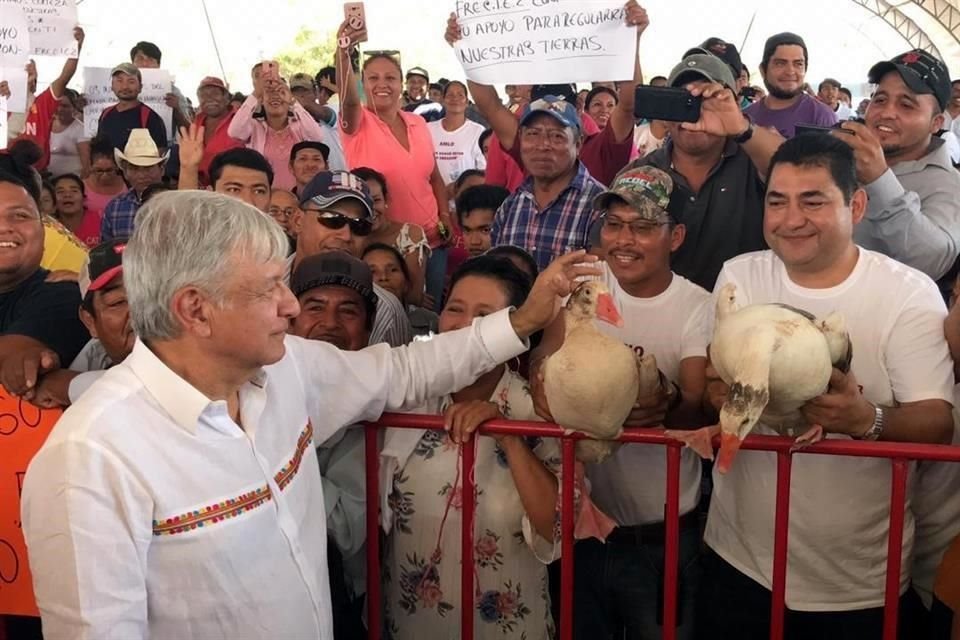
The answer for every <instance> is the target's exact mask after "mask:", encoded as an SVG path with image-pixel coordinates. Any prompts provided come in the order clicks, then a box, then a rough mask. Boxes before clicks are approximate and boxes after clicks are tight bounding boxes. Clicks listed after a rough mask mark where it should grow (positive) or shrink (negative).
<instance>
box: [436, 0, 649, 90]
mask: <svg viewBox="0 0 960 640" xmlns="http://www.w3.org/2000/svg"><path fill="white" fill-rule="evenodd" d="M623 5H624V3H623V1H622V0H591V2H583V1H582V0H456V2H455V4H454V11H456V14H457V21H458V23H459V25H460V34H461V36H462V38H461V39H460V40H459V41H458V42H457V44H456V47H455V50H456V55H457V59H458V60H459V61H460V64H461V65H462V66H463V70H464V72H465V73H466V75H467V78H469V79H471V80H474V81H476V82H482V83H484V84H495V83H497V84H499V83H509V84H538V83H559V82H589V81H593V80H603V81H609V80H629V79H631V78H633V71H634V60H635V57H636V43H637V31H636V29H635V28H634V27H628V26H627V25H626V22H625V20H626V11H625V9H624V6H623Z"/></svg>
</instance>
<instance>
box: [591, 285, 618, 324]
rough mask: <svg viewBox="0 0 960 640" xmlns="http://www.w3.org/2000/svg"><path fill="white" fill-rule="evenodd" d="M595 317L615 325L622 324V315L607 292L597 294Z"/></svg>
mask: <svg viewBox="0 0 960 640" xmlns="http://www.w3.org/2000/svg"><path fill="white" fill-rule="evenodd" d="M597 318H599V319H600V320H603V321H604V322H608V323H610V324H612V325H613V326H615V327H622V326H623V316H621V315H620V312H619V311H617V305H616V304H615V303H614V302H613V296H612V295H610V294H609V293H601V294H600V295H598V296H597Z"/></svg>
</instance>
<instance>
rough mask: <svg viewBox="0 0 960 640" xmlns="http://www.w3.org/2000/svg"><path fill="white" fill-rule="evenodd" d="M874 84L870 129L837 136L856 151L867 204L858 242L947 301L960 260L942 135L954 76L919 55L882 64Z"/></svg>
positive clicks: (959, 179) (955, 184)
mask: <svg viewBox="0 0 960 640" xmlns="http://www.w3.org/2000/svg"><path fill="white" fill-rule="evenodd" d="M869 79H870V82H872V83H874V84H875V85H877V88H876V91H875V92H874V94H873V98H872V99H871V100H870V106H868V107H867V112H866V114H865V115H866V118H865V119H866V123H865V124H860V123H857V122H845V123H843V131H838V132H836V133H834V134H833V135H836V136H838V137H839V138H840V140H843V141H844V142H846V143H847V144H849V145H850V146H851V147H852V148H853V153H854V157H855V158H856V161H857V178H858V179H859V180H860V183H861V184H863V185H864V188H865V189H866V190H867V195H868V196H869V202H868V205H867V214H866V216H864V218H863V222H862V223H860V224H859V225H858V226H857V227H856V230H855V232H854V240H855V241H856V243H857V244H858V245H860V246H861V247H864V248H865V249H872V250H874V251H879V252H881V253H885V254H886V255H888V256H890V257H891V258H894V259H895V260H899V261H900V262H903V263H904V264H907V265H909V266H911V267H913V268H915V269H919V270H920V271H923V272H924V273H926V274H927V275H928V276H930V277H931V278H933V279H934V280H937V281H938V284H939V286H940V290H941V291H942V292H944V293H948V292H949V291H950V289H951V287H952V285H953V279H954V277H955V275H956V270H955V268H954V264H955V263H956V261H957V256H958V255H960V174H958V173H957V171H956V170H955V169H954V168H953V165H952V164H951V162H950V155H949V153H948V151H947V148H946V146H945V144H944V141H943V139H941V138H939V137H937V133H938V132H939V131H940V129H941V128H942V127H943V121H944V116H943V112H944V110H945V109H946V108H947V105H948V103H949V102H950V76H949V75H948V72H947V68H946V66H945V65H944V64H943V62H941V61H940V60H938V59H937V58H935V57H934V56H932V55H930V54H929V53H927V52H926V51H922V50H920V49H916V50H914V51H908V52H907V53H904V54H902V55H899V56H897V57H895V58H894V59H893V60H890V61H885V62H878V63H877V64H875V65H874V66H873V68H871V69H870V74H869Z"/></svg>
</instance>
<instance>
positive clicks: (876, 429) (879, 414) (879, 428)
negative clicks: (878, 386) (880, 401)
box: [854, 405, 884, 441]
mask: <svg viewBox="0 0 960 640" xmlns="http://www.w3.org/2000/svg"><path fill="white" fill-rule="evenodd" d="M873 410H874V417H873V424H872V425H870V428H869V429H867V430H866V431H864V432H863V433H862V434H860V435H859V436H854V439H855V440H868V441H874V440H879V439H880V435H881V434H882V433H883V427H884V420H883V407H881V406H879V405H876V406H874V408H873Z"/></svg>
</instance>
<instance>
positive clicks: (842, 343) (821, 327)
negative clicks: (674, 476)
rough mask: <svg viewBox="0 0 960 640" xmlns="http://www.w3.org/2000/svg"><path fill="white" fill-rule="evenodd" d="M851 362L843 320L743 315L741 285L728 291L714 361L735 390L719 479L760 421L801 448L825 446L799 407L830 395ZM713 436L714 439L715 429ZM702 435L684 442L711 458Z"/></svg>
mask: <svg viewBox="0 0 960 640" xmlns="http://www.w3.org/2000/svg"><path fill="white" fill-rule="evenodd" d="M852 355H853V352H852V347H851V344H850V336H849V335H848V334H847V331H846V326H845V322H844V320H843V317H842V316H840V315H839V314H836V313H834V314H831V315H829V316H827V317H826V318H824V319H822V320H820V319H817V318H815V317H814V316H813V315H811V314H809V313H807V312H806V311H802V310H799V309H795V308H793V307H790V306H787V305H783V304H756V305H750V306H747V307H744V308H742V309H740V308H738V305H737V302H736V286H735V285H733V284H726V285H724V287H723V288H722V289H721V290H720V295H719V298H718V299H717V318H716V326H715V329H714V334H713V341H712V343H711V345H710V358H711V362H712V363H713V366H714V368H715V369H716V371H717V374H718V375H719V376H720V378H721V379H722V380H723V381H724V382H725V383H726V384H727V385H728V386H729V387H730V391H729V393H728V395H727V398H726V401H725V402H724V403H723V406H722V407H721V409H720V424H719V431H720V439H721V442H720V454H719V456H718V461H717V466H718V469H719V470H720V472H721V473H724V472H726V471H727V470H729V468H730V465H731V464H732V462H733V458H734V456H735V455H736V452H737V450H738V449H739V447H740V443H741V442H742V441H743V439H744V438H745V437H746V436H747V434H749V433H750V431H751V430H752V429H753V428H754V427H755V426H756V424H757V422H760V421H762V422H763V424H765V425H767V426H769V427H771V428H773V429H775V430H777V431H778V432H779V433H781V434H782V435H787V436H791V437H797V441H798V443H800V442H808V441H816V440H818V439H820V438H821V437H822V429H820V428H819V427H818V426H816V425H813V426H812V427H811V426H810V425H808V424H807V423H806V421H805V420H804V418H803V416H802V414H801V413H800V408H801V407H802V406H803V405H804V404H805V403H806V402H807V401H808V400H811V399H813V398H816V397H817V396H819V395H821V394H823V393H824V392H825V391H826V390H827V387H828V385H829V383H830V376H831V373H832V372H833V369H834V368H837V369H840V370H842V371H844V372H846V371H849V368H850V360H851V357H852ZM707 432H708V435H712V434H713V433H715V432H716V427H708V428H707ZM690 433H691V434H692V433H694V432H690ZM801 434H802V435H801ZM672 435H675V436H677V435H678V434H677V432H672ZM700 436H702V434H700ZM700 436H695V435H690V436H686V437H684V436H682V435H680V436H678V437H680V439H682V440H684V441H686V442H687V443H688V444H690V445H691V446H692V447H693V448H695V449H697V451H698V452H699V453H701V455H704V454H705V453H706V454H708V455H707V457H712V449H709V444H708V450H707V451H704V450H703V442H704V440H703V439H702V437H700ZM798 436H799V437H798ZM695 439H696V440H698V441H699V442H696V443H695V442H694V440H695ZM707 442H709V439H708V440H707Z"/></svg>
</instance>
